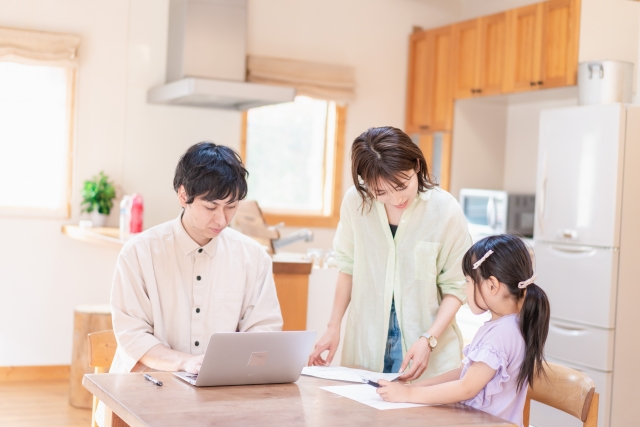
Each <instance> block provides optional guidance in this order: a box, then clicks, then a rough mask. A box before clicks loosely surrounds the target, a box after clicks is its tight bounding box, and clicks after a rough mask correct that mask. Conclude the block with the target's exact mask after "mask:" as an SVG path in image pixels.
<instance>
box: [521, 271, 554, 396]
mask: <svg viewBox="0 0 640 427" xmlns="http://www.w3.org/2000/svg"><path fill="white" fill-rule="evenodd" d="M550 313H551V310H550V307H549V299H548V298H547V294H546V293H545V292H544V291H543V290H542V288H540V287H539V286H538V285H536V284H535V283H532V284H530V285H528V286H527V287H526V294H525V297H524V302H523V304H522V308H521V310H520V332H521V333H522V336H523V337H524V342H525V346H526V350H525V355H524V360H523V361H522V366H521V367H520V373H519V374H518V382H517V384H518V390H520V389H521V388H522V386H523V385H524V384H525V383H526V381H528V382H529V384H532V383H533V379H534V378H535V377H538V376H540V375H543V374H544V368H543V366H542V362H543V360H544V356H543V351H544V343H545V342H546V341H547V335H548V333H549V316H550Z"/></svg>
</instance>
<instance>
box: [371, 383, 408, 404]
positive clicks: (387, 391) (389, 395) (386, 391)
mask: <svg viewBox="0 0 640 427" xmlns="http://www.w3.org/2000/svg"><path fill="white" fill-rule="evenodd" d="M378 384H380V387H378V389H377V390H376V393H378V394H379V395H380V397H382V399H383V400H384V401H385V402H409V401H410V400H411V388H409V387H408V386H406V385H404V384H400V383H392V382H390V381H385V380H379V381H378Z"/></svg>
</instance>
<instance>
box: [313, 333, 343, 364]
mask: <svg viewBox="0 0 640 427" xmlns="http://www.w3.org/2000/svg"><path fill="white" fill-rule="evenodd" d="M339 344H340V328H335V327H329V328H328V329H327V331H326V332H325V333H324V335H323V336H322V338H320V340H319V341H318V342H317V343H316V346H315V348H314V349H313V352H311V355H310V356H309V362H308V365H309V366H329V365H330V364H331V361H332V360H333V356H334V355H335V354H336V350H338V345H339ZM326 350H329V354H328V355H327V359H326V360H324V359H323V358H322V356H321V354H322V353H323V352H324V351H326Z"/></svg>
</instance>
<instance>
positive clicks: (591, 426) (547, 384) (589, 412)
mask: <svg viewBox="0 0 640 427" xmlns="http://www.w3.org/2000/svg"><path fill="white" fill-rule="evenodd" d="M544 371H545V373H546V374H547V377H544V376H541V377H540V378H537V379H536V380H535V381H534V382H533V388H532V387H531V386H530V387H529V391H528V392H527V400H526V402H525V405H524V417H523V418H524V419H523V424H524V425H525V426H529V410H530V407H531V401H532V400H535V401H536V402H540V403H543V404H545V405H549V406H552V407H554V408H556V409H559V410H561V411H563V412H566V413H567V414H569V415H573V416H574V417H576V418H579V419H580V421H582V422H583V426H584V427H597V425H598V400H599V395H598V393H596V392H595V390H596V386H595V384H594V382H593V380H592V379H591V378H589V377H588V376H586V375H585V374H583V373H582V372H579V371H576V370H575V369H571V368H567V367H566V366H562V365H557V364H555V363H546V362H545V367H544Z"/></svg>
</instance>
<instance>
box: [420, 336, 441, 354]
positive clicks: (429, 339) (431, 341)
mask: <svg viewBox="0 0 640 427" xmlns="http://www.w3.org/2000/svg"><path fill="white" fill-rule="evenodd" d="M420 337H421V338H422V337H424V338H426V339H427V343H428V345H429V347H430V348H431V350H433V349H434V348H436V346H437V345H438V340H437V339H436V337H434V336H433V335H430V334H427V333H425V334H422V335H420Z"/></svg>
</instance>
